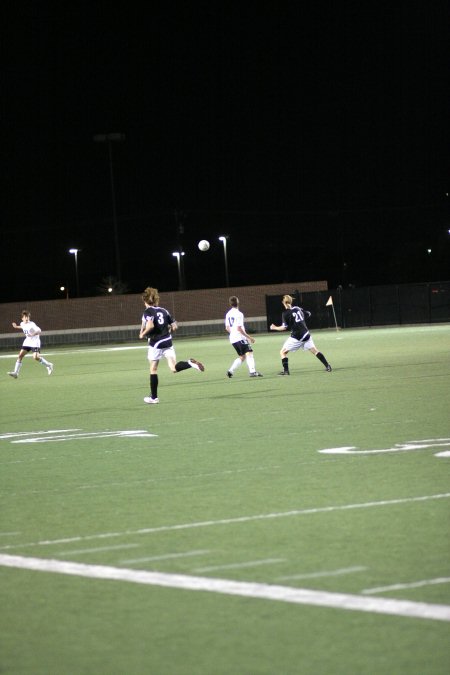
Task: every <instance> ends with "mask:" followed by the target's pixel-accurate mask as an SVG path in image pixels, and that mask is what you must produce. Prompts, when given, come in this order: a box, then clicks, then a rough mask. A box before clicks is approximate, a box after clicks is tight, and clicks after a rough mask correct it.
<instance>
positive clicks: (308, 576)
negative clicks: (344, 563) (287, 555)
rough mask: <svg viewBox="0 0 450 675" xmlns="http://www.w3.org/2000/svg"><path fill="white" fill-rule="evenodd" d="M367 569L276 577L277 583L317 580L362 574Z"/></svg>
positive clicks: (352, 568) (357, 568)
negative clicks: (293, 580)
mask: <svg viewBox="0 0 450 675" xmlns="http://www.w3.org/2000/svg"><path fill="white" fill-rule="evenodd" d="M366 569H367V567H342V568H341V569H339V570H328V571H326V572H311V573H310V574H289V575H288V576H285V577H277V581H284V580H287V579H318V578H320V577H337V576H340V575H341V574H353V572H364V571H365V570H366Z"/></svg>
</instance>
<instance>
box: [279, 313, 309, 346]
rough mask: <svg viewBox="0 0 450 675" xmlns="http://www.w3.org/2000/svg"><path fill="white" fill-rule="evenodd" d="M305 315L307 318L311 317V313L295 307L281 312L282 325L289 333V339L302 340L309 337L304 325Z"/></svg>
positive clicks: (306, 327)
mask: <svg viewBox="0 0 450 675" xmlns="http://www.w3.org/2000/svg"><path fill="white" fill-rule="evenodd" d="M305 315H307V316H308V317H309V316H311V312H308V311H306V310H304V309H302V308H301V307H297V306H296V305H295V306H294V307H291V309H286V310H285V311H284V312H283V315H282V324H283V326H285V327H286V328H287V329H288V330H290V331H291V337H293V338H295V339H296V340H303V339H305V338H306V336H308V335H309V331H308V326H307V325H306V323H305Z"/></svg>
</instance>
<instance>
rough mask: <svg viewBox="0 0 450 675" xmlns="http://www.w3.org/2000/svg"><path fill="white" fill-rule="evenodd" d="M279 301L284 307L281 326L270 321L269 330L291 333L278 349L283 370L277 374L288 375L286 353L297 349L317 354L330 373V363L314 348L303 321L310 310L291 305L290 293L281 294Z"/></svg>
mask: <svg viewBox="0 0 450 675" xmlns="http://www.w3.org/2000/svg"><path fill="white" fill-rule="evenodd" d="M281 302H282V305H283V307H284V312H283V315H282V318H281V326H276V325H275V324H274V323H272V324H271V326H270V330H278V331H283V330H290V331H291V335H290V337H288V338H287V340H286V341H285V342H284V344H283V346H282V348H281V351H280V356H281V364H282V366H283V370H282V371H281V373H279V375H290V372H289V359H288V354H289V352H296V351H297V350H298V349H303V351H310V352H311V354H314V356H317V358H318V359H319V361H321V363H323V365H324V366H325V370H326V371H328V372H329V373H331V366H330V364H329V363H328V361H327V360H326V358H325V356H324V355H323V354H322V352H319V350H318V349H316V346H315V344H314V341H313V339H312V337H311V335H310V333H309V330H308V327H307V325H306V323H305V316H306V317H310V316H311V312H308V311H307V310H305V309H302V308H301V307H298V306H297V305H292V296H290V295H283V300H282V301H281Z"/></svg>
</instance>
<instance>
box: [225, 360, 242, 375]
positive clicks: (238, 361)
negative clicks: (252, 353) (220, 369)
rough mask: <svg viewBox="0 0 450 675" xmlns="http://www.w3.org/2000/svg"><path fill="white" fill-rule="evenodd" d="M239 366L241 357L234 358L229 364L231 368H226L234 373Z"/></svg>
mask: <svg viewBox="0 0 450 675" xmlns="http://www.w3.org/2000/svg"><path fill="white" fill-rule="evenodd" d="M240 366H242V361H241V359H235V360H234V361H233V363H232V364H231V368H229V369H228V372H229V373H234V371H235V370H237V369H238V368H239V367H240Z"/></svg>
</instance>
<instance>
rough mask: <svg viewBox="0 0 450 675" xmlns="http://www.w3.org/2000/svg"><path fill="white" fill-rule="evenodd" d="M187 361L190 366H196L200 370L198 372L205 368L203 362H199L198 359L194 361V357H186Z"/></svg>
mask: <svg viewBox="0 0 450 675" xmlns="http://www.w3.org/2000/svg"><path fill="white" fill-rule="evenodd" d="M188 363H189V364H190V366H191V367H192V368H196V369H197V370H200V372H202V373H203V371H204V370H205V366H204V365H203V363H200V361H196V360H195V359H188Z"/></svg>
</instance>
